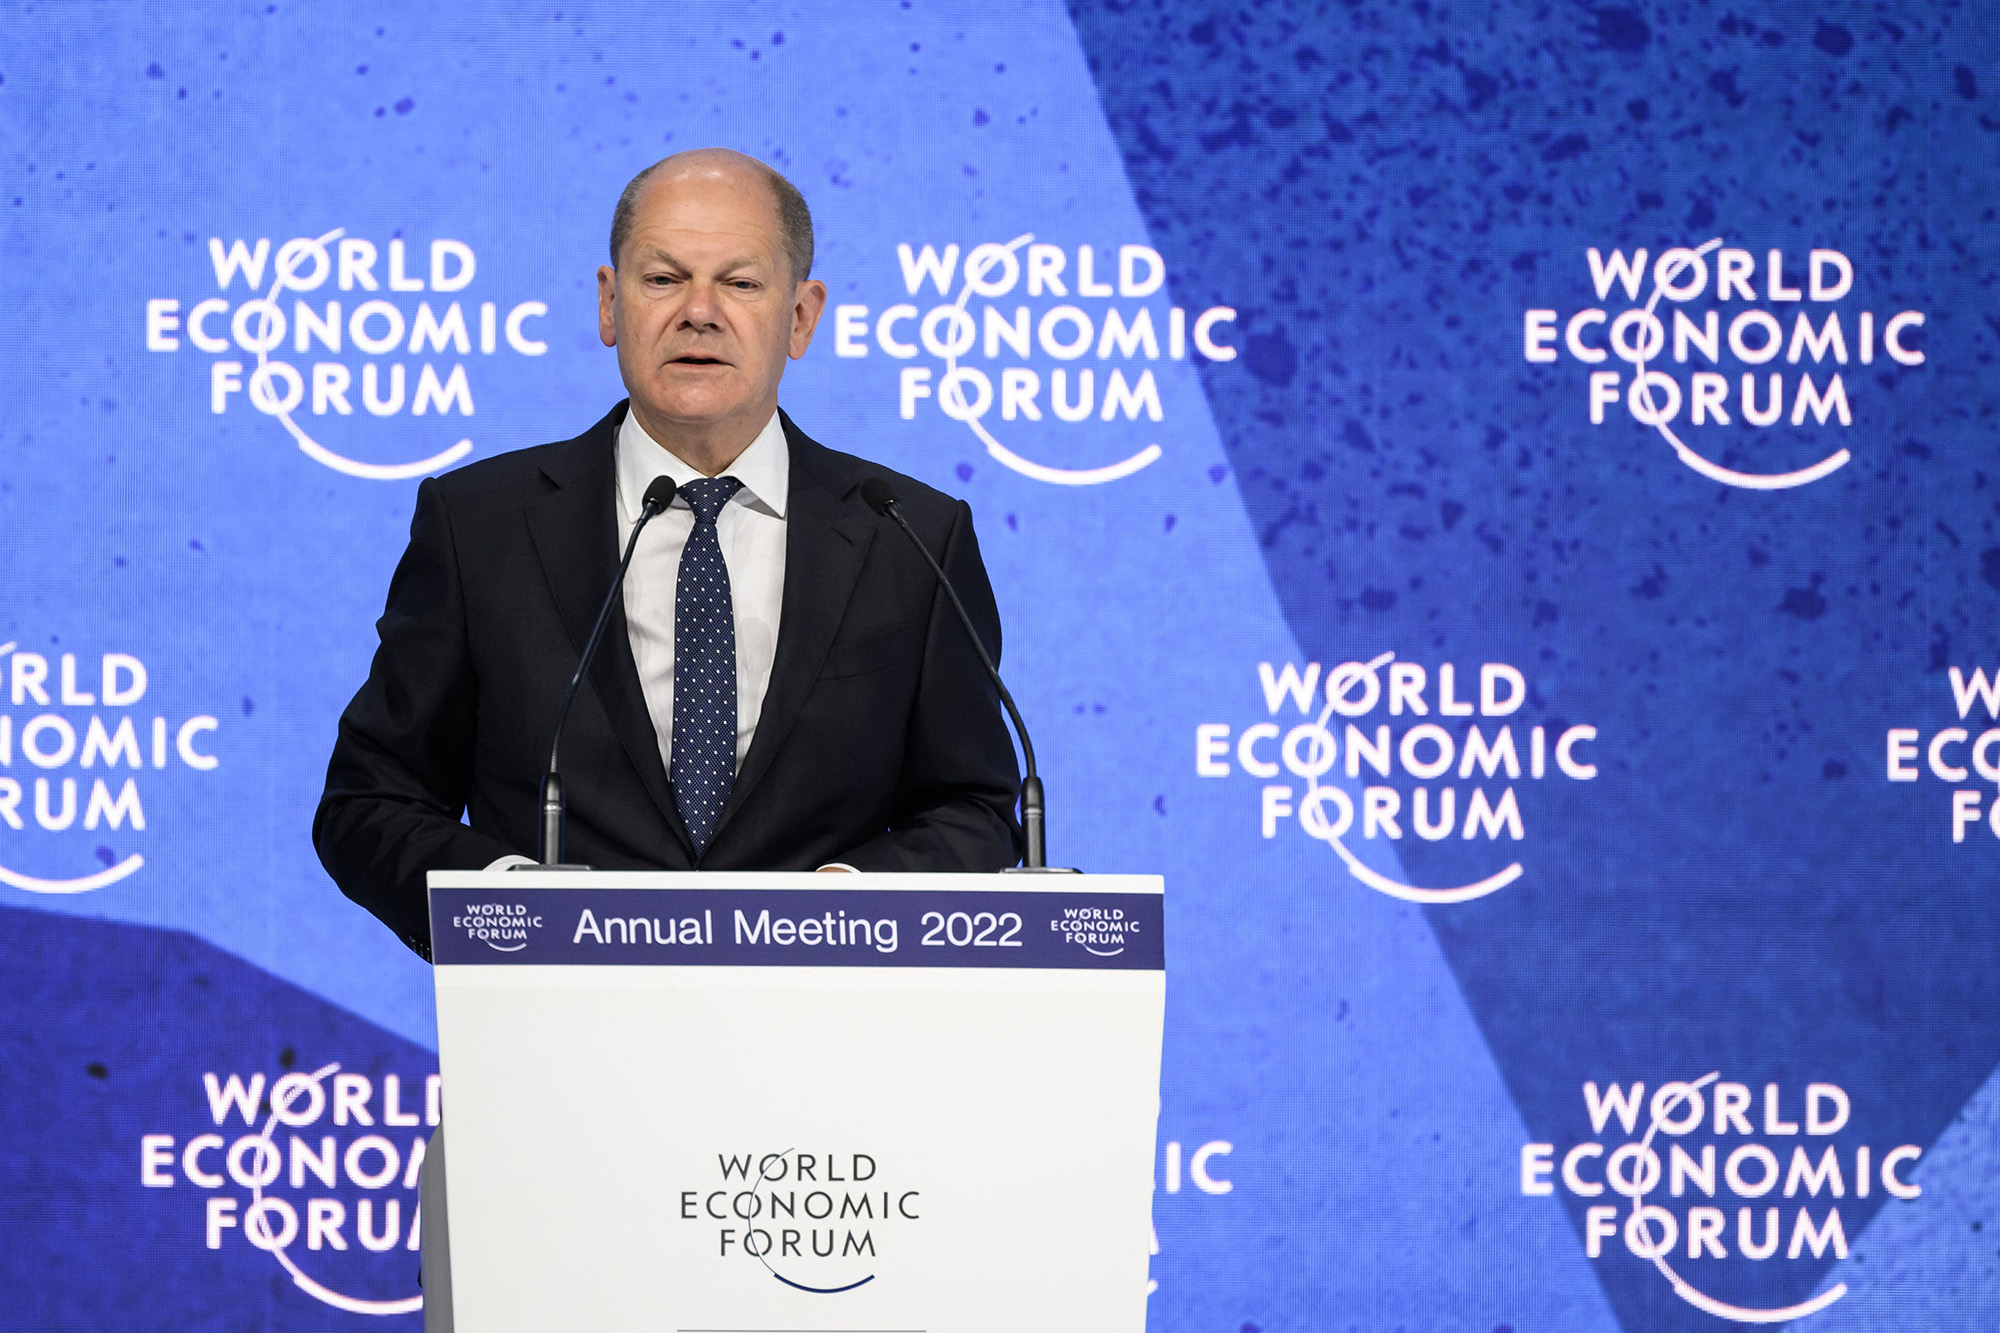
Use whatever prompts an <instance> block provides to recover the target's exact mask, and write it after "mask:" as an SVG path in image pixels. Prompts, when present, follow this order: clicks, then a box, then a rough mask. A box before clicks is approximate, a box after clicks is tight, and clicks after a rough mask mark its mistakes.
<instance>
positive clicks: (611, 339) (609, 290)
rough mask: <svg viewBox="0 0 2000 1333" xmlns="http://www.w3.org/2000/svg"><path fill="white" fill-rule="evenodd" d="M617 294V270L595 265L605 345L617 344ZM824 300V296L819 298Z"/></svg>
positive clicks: (600, 337)
mask: <svg viewBox="0 0 2000 1333" xmlns="http://www.w3.org/2000/svg"><path fill="white" fill-rule="evenodd" d="M617 295H618V270H617V269H615V268H612V267H611V266H610V265H608V264H600V265H598V266H597V337H598V340H599V341H600V342H602V343H603V344H604V345H605V346H606V347H616V346H617V345H618V326H617V324H616V323H615V322H614V321H613V320H612V318H611V303H612V301H613V299H614V298H616V296H617ZM820 299H821V300H825V298H824V297H821V298H820Z"/></svg>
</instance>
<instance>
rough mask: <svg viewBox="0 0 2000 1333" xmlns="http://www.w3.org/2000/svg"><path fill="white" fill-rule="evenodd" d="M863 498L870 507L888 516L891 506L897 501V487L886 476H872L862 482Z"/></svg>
mask: <svg viewBox="0 0 2000 1333" xmlns="http://www.w3.org/2000/svg"><path fill="white" fill-rule="evenodd" d="M861 498H862V499H863V500H864V501H866V502H867V504H868V507H869V508H870V509H872V510H874V511H875V512H876V513H878V514H881V515H883V516H885V517H886V516H887V515H888V513H889V506H890V505H892V504H894V503H896V488H895V487H894V486H891V485H890V484H889V482H888V479H887V478H885V477H870V478H869V479H868V480H866V481H864V482H862V483H861Z"/></svg>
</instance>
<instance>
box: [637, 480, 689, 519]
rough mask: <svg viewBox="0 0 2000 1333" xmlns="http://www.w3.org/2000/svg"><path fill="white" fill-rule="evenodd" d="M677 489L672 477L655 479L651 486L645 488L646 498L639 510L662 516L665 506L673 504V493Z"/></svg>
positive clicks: (665, 509)
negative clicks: (646, 510)
mask: <svg viewBox="0 0 2000 1333" xmlns="http://www.w3.org/2000/svg"><path fill="white" fill-rule="evenodd" d="M679 489H680V487H678V486H676V485H675V484H674V479H673V478H672V477H655V478H653V484H652V485H650V486H648V487H647V488H646V498H645V500H644V501H643V502H642V503H641V505H640V508H642V509H651V510H653V511H654V512H655V513H660V514H664V513H665V512H666V511H667V506H668V505H670V504H672V503H673V502H674V492H675V491H677V490H679Z"/></svg>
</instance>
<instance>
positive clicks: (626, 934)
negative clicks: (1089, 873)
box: [431, 871, 1165, 1333]
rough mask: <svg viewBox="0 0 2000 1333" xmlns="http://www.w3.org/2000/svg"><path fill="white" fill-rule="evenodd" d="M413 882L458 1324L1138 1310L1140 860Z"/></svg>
mask: <svg viewBox="0 0 2000 1333" xmlns="http://www.w3.org/2000/svg"><path fill="white" fill-rule="evenodd" d="M431 883H432V887H431V920H432V931H433V937H434V939H435V941H436V961H437V967H436V977H437V1004H438V1036H439V1059H440V1061H441V1065H442V1068H443V1073H444V1080H445V1084H446V1086H447V1087H448V1088H449V1105H448V1108H447V1117H446V1118H447V1121H448V1123H449V1126H450V1133H449V1141H450V1147H449V1151H448V1161H449V1163H450V1186H449V1194H450V1201H451V1204H450V1206H451V1262H452V1281H453V1311H454V1314H455V1316H456V1319H457V1322H458V1326H459V1327H460V1328H464V1329H468V1330H475V1329H476V1330H479V1333H508V1331H510V1330H522V1331H523V1333H525V1331H526V1330H530V1329H536V1330H539V1329H548V1328H559V1327H583V1328H591V1329H595V1330H625V1329H631V1330H638V1329H646V1330H649V1331H651V1333H657V1330H661V1329H679V1330H697V1329H701V1330H724V1329H728V1330H750V1329H799V1330H808V1329H811V1330H819V1329H829V1330H830V1329H863V1328H867V1329H926V1330H940V1331H942V1330H952V1331H953V1333H959V1331H961V1330H962V1331H964V1333H982V1331H985V1330H991V1331H992V1333H1002V1331H1003V1330H1005V1331H1007V1333H1012V1331H1013V1330H1019V1329H1030V1328H1032V1329H1036V1330H1047V1331H1050V1333H1054V1331H1057V1330H1072V1329H1073V1330H1077V1333H1106V1331H1107V1330H1124V1331H1126V1333H1138V1330H1140V1329H1142V1328H1144V1326H1145V1321H1146V1296H1147V1285H1148V1284H1147V1275H1146V1269H1147V1263H1148V1252H1149V1251H1150V1250H1151V1248H1152V1245H1151V1231H1150V1213H1151V1204H1152V1190H1153V1185H1152V1170H1151V1164H1152V1158H1153V1151H1154V1127H1155V1123H1156V1121H1157V1118H1158V1113H1159V1071H1160V1042H1161V1035H1162V1027H1163V1020H1164V1010H1165V986H1164V977H1165V973H1164V971H1163V959H1164V954H1163V949H1162V941H1161V936H1160V922H1161V907H1162V894H1161V881H1160V880H1158V879H1157V878H1150V877H1140V876H1101V877H1083V876H1068V875H1065V876H1048V877H1022V876H1012V875H1004V876H1003V875H992V876H985V875H978V876H975V875H908V876H902V875H898V876H889V875H842V876H831V875H811V874H770V875H749V874H703V875H662V874H628V873H612V872H605V873H579V872H536V871H516V872H498V873H492V874H437V875H433V876H432V879H431Z"/></svg>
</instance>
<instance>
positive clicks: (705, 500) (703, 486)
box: [681, 477, 743, 523]
mask: <svg viewBox="0 0 2000 1333" xmlns="http://www.w3.org/2000/svg"><path fill="white" fill-rule="evenodd" d="M742 489H743V483H742V482H740V481H738V480H737V479H736V478H734V477H703V478H702V479H701V480H700V481H691V482H689V483H688V484H687V485H685V486H683V487H681V496H682V498H683V499H685V500H686V501H687V502H688V508H689V509H692V510H694V521H695V522H697V523H713V522H715V520H716V518H717V517H718V516H719V515H720V514H721V513H722V506H724V505H726V504H728V503H729V497H731V496H732V495H735V494H736V492H738V491H740V490H742Z"/></svg>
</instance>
